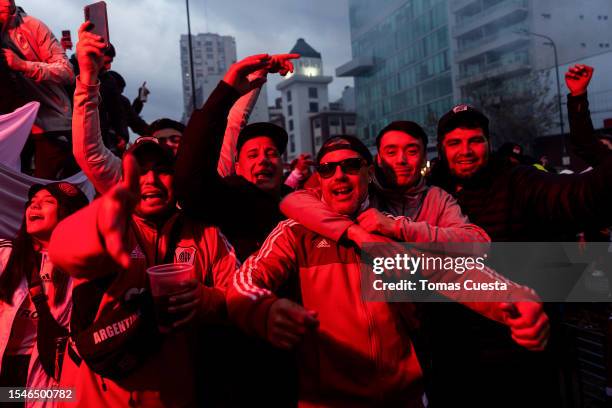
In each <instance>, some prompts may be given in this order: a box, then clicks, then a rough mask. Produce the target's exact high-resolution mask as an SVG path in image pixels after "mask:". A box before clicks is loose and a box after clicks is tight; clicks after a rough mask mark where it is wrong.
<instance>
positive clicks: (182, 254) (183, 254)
mask: <svg viewBox="0 0 612 408" xmlns="http://www.w3.org/2000/svg"><path fill="white" fill-rule="evenodd" d="M195 253H196V248H195V247H193V246H190V247H177V248H176V250H175V251H174V262H176V263H187V264H189V265H193V263H194V261H195Z"/></svg>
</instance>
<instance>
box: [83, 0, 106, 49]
mask: <svg viewBox="0 0 612 408" xmlns="http://www.w3.org/2000/svg"><path fill="white" fill-rule="evenodd" d="M84 12H85V21H91V22H92V23H93V27H92V28H90V29H89V31H90V32H92V33H94V34H96V35H99V36H100V37H102V38H103V40H104V42H105V43H106V44H107V46H108V44H110V37H109V34H108V16H107V13H106V3H105V2H104V1H99V2H97V3H93V4H89V5H87V6H85V8H84Z"/></svg>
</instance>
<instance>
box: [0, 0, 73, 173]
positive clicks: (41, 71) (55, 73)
mask: <svg viewBox="0 0 612 408" xmlns="http://www.w3.org/2000/svg"><path fill="white" fill-rule="evenodd" d="M0 27H1V29H0V43H1V44H2V49H1V51H0V58H2V60H3V61H4V63H5V67H6V68H7V70H8V72H7V75H8V76H10V79H11V81H13V83H14V85H15V89H16V92H17V98H18V99H20V100H23V101H32V100H33V101H38V102H40V109H39V111H38V117H37V118H36V123H35V126H34V128H33V130H32V136H31V142H30V143H31V144H33V146H34V161H35V167H36V169H35V171H34V176H36V177H40V178H46V179H57V178H63V177H67V176H69V175H71V174H74V173H75V172H76V171H77V170H78V168H77V166H76V163H74V160H73V159H72V158H71V154H70V153H71V152H70V151H71V148H70V138H71V136H70V133H71V116H72V109H71V105H70V98H69V97H68V94H67V93H66V90H65V89H64V86H65V85H69V84H71V83H72V82H74V73H73V71H72V67H71V66H70V62H69V61H68V58H67V57H66V54H65V53H64V50H63V49H62V46H61V45H60V43H59V41H57V39H56V38H55V36H54V35H53V33H51V31H50V30H49V28H48V27H47V26H46V25H45V24H44V23H42V22H41V21H40V20H38V19H36V18H34V17H31V16H28V15H27V14H26V13H25V12H24V11H23V10H22V9H21V8H19V7H17V6H16V5H15V1H14V0H0ZM22 157H23V156H22ZM29 160H30V158H28V157H23V162H24V165H25V169H28V168H29V164H30V163H29Z"/></svg>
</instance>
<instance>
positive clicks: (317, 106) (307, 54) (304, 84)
mask: <svg viewBox="0 0 612 408" xmlns="http://www.w3.org/2000/svg"><path fill="white" fill-rule="evenodd" d="M290 52H291V53H297V54H300V55H301V57H300V59H298V60H296V61H294V72H293V74H288V75H287V76H286V77H285V79H283V80H282V81H281V82H279V83H278V84H277V85H276V89H278V90H279V91H280V92H281V98H282V108H283V116H284V117H285V124H286V126H285V129H286V130H287V133H288V134H289V143H288V146H287V158H288V160H289V161H291V160H293V159H294V158H295V157H297V156H298V155H299V154H300V153H310V154H314V153H315V150H314V149H315V145H314V139H313V136H312V127H311V121H310V116H312V115H313V114H316V113H318V112H321V111H325V110H329V95H328V91H327V85H328V84H329V83H330V82H331V81H332V77H330V76H325V75H324V74H323V61H322V59H321V54H320V53H319V52H318V51H316V50H315V49H314V48H312V47H311V46H310V45H309V44H308V43H307V42H306V41H304V39H302V38H300V39H298V41H297V42H296V44H295V46H294V47H293V48H292V49H291V51H290Z"/></svg>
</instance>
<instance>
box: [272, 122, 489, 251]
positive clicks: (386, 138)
mask: <svg viewBox="0 0 612 408" xmlns="http://www.w3.org/2000/svg"><path fill="white" fill-rule="evenodd" d="M376 144H377V147H378V154H377V155H376V159H375V167H374V173H373V175H372V177H371V181H372V183H371V186H370V200H371V208H370V209H368V210H367V211H365V212H364V213H362V214H360V215H359V216H358V217H357V218H356V219H351V218H350V217H347V216H346V215H340V214H337V212H334V211H331V209H330V208H329V206H327V205H326V204H325V202H324V201H321V200H320V198H319V193H318V192H317V191H316V190H301V191H297V192H295V193H292V194H289V195H288V196H287V197H286V198H285V199H284V200H283V202H282V203H281V210H282V211H283V213H284V214H285V215H286V216H287V217H289V218H293V219H295V220H296V221H298V222H300V223H302V224H303V225H305V226H306V227H308V228H310V229H312V230H313V231H317V232H318V233H320V234H322V235H324V236H326V237H328V238H331V239H333V240H334V241H339V240H341V239H348V240H350V241H353V242H354V243H355V244H357V245H358V246H361V244H362V243H364V242H372V241H371V240H372V239H374V238H376V237H375V236H374V237H373V236H372V234H377V235H383V236H386V237H388V238H392V239H394V240H399V241H407V242H488V241H489V237H488V235H487V234H486V233H485V232H484V231H483V230H482V229H481V228H480V227H478V226H476V225H474V224H471V223H470V222H469V220H468V219H467V217H466V216H465V215H463V214H462V212H461V209H460V208H459V206H458V205H457V203H456V201H455V200H454V199H453V198H452V197H451V196H450V194H448V193H446V192H445V191H443V190H442V189H439V188H436V187H428V186H427V185H426V183H425V178H424V177H423V176H422V175H421V169H422V168H423V165H424V163H425V159H426V156H425V151H426V147H427V135H426V134H425V131H424V130H423V129H422V128H421V127H420V126H419V125H418V124H416V123H414V122H410V121H396V122H392V123H391V124H389V125H388V126H386V127H385V128H384V129H382V130H381V131H380V132H379V134H378V136H377V138H376ZM321 171H323V173H321ZM326 171H327V169H326V166H325V164H322V165H320V166H319V176H320V177H321V178H324V177H325V175H326ZM385 213H386V214H390V215H393V216H395V217H389V216H387V215H386V214H385Z"/></svg>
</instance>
